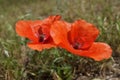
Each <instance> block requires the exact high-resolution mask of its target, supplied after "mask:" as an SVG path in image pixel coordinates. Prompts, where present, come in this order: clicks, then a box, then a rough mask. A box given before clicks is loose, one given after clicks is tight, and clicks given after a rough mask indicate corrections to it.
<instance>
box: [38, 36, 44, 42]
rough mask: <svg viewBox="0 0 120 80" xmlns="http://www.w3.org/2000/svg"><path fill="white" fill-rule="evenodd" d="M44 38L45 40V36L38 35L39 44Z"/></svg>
mask: <svg viewBox="0 0 120 80" xmlns="http://www.w3.org/2000/svg"><path fill="white" fill-rule="evenodd" d="M44 38H45V35H44V34H40V36H39V42H44Z"/></svg>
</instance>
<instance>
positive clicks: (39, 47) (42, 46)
mask: <svg viewBox="0 0 120 80" xmlns="http://www.w3.org/2000/svg"><path fill="white" fill-rule="evenodd" d="M27 45H28V47H29V48H31V49H33V50H38V51H42V50H43V49H50V48H52V47H56V46H55V45H54V44H50V43H47V44H40V43H28V44H27Z"/></svg>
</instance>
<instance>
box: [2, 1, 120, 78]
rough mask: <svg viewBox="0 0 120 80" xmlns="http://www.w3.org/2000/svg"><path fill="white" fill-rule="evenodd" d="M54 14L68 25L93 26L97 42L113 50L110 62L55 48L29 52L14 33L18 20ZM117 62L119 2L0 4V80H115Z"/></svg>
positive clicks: (119, 68) (119, 50)
mask: <svg viewBox="0 0 120 80" xmlns="http://www.w3.org/2000/svg"><path fill="white" fill-rule="evenodd" d="M56 14H58V15H61V16H62V19H63V20H66V21H68V22H73V21H74V20H77V19H84V20H86V21H88V22H91V23H93V24H95V25H96V26H97V27H98V29H99V30H100V35H99V37H98V39H97V41H101V42H106V43H108V44H109V45H110V46H111V47H112V49H113V56H112V57H111V59H109V60H105V61H101V62H96V61H94V60H91V59H87V58H83V57H79V56H75V55H72V54H69V52H67V51H65V50H63V49H59V48H52V49H50V50H44V51H42V52H38V51H33V50H31V49H29V48H28V47H27V46H26V39H25V38H21V37H20V36H18V35H17V34H16V32H15V23H16V22H17V21H18V20H21V19H22V20H23V19H24V20H37V19H44V18H46V17H48V16H49V15H56ZM119 58H120V0H26V1H25V0H20V1H18V0H0V80H96V78H98V80H115V79H116V80H118V78H120V77H119V76H120V73H119V71H120V59H119ZM93 68H94V69H93ZM116 71H117V72H116ZM111 75H112V77H110V76H111ZM107 76H108V77H107Z"/></svg>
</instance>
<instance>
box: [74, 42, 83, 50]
mask: <svg viewBox="0 0 120 80" xmlns="http://www.w3.org/2000/svg"><path fill="white" fill-rule="evenodd" d="M72 46H73V48H74V49H80V48H81V46H82V44H81V43H78V42H75V43H73V44H72Z"/></svg>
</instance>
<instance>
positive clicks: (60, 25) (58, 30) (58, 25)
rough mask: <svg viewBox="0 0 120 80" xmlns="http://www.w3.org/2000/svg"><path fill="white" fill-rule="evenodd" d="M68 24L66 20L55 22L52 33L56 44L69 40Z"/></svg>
mask: <svg viewBox="0 0 120 80" xmlns="http://www.w3.org/2000/svg"><path fill="white" fill-rule="evenodd" d="M66 25H67V24H66V22H64V21H56V22H55V23H53V25H52V27H51V30H50V34H51V36H52V38H53V40H54V42H55V43H56V44H60V43H61V42H62V43H64V42H66V41H67V42H68V40H67V32H68V29H67V27H66ZM65 44H67V43H65ZM68 44H69V43H68Z"/></svg>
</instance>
